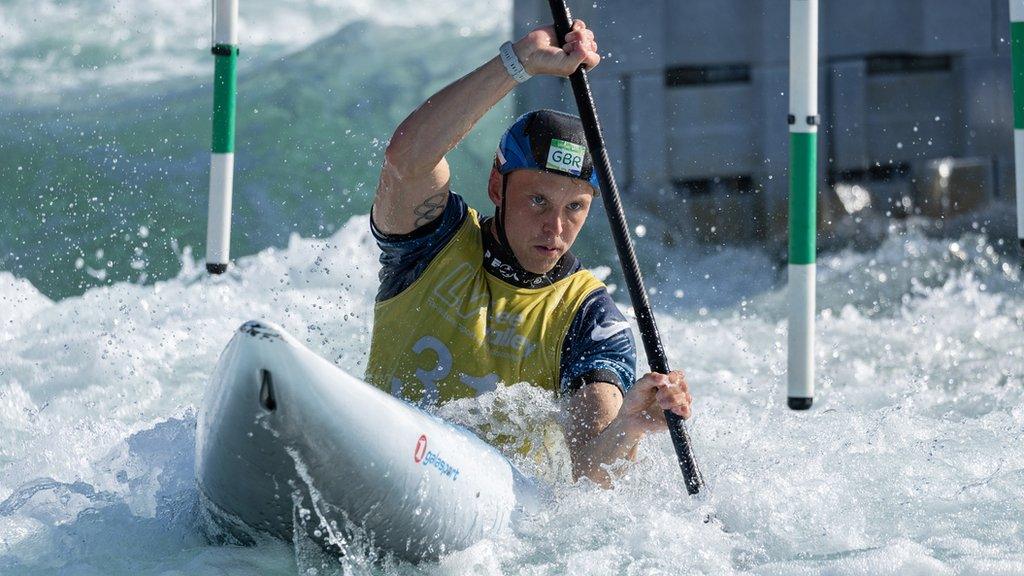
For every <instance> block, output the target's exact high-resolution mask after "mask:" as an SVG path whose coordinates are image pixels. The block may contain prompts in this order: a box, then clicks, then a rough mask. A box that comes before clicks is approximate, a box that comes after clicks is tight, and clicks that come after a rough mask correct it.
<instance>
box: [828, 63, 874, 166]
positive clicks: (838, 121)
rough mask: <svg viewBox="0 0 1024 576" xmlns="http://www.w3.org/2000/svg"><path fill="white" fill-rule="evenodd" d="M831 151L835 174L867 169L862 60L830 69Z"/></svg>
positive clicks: (863, 66)
mask: <svg viewBox="0 0 1024 576" xmlns="http://www.w3.org/2000/svg"><path fill="white" fill-rule="evenodd" d="M828 75H829V79H830V82H829V86H830V89H829V100H830V101H831V103H832V105H831V108H830V112H831V120H830V124H831V149H832V164H831V168H832V169H834V170H863V169H866V168H867V167H868V166H869V163H870V159H869V154H868V146H867V120H866V117H865V116H866V114H867V70H866V65H865V62H864V60H850V61H845V62H835V63H832V64H831V65H830V66H829V73H828Z"/></svg>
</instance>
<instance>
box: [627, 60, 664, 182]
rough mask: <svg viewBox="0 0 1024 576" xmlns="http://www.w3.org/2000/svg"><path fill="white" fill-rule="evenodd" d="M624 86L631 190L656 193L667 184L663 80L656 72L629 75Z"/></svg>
mask: <svg viewBox="0 0 1024 576" xmlns="http://www.w3.org/2000/svg"><path fill="white" fill-rule="evenodd" d="M626 86H627V90H628V91H627V94H626V98H627V101H628V103H629V105H628V134H627V136H628V140H627V145H626V148H627V149H628V150H629V174H630V175H631V176H630V181H631V189H632V190H634V191H636V192H638V193H643V191H645V190H646V191H657V190H659V189H661V188H664V187H666V186H667V184H668V139H667V138H666V128H667V120H666V114H665V106H666V94H665V81H664V77H663V76H662V74H660V73H658V72H642V73H638V74H633V75H632V76H630V77H629V78H628V80H627V84H626Z"/></svg>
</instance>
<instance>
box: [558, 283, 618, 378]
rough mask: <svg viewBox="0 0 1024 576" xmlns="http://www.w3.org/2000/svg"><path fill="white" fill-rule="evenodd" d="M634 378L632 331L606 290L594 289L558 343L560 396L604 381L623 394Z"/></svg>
mask: <svg viewBox="0 0 1024 576" xmlns="http://www.w3.org/2000/svg"><path fill="white" fill-rule="evenodd" d="M635 379H636V344H635V343H634V341H633V330H632V329H631V328H630V326H629V322H627V321H626V318H625V317H624V316H623V315H622V312H621V311H619V308H618V306H616V305H615V302H614V301H612V297H611V296H610V295H609V294H608V290H606V289H605V288H601V289H600V290H595V291H594V292H593V293H592V294H591V295H590V296H588V297H587V299H586V300H585V301H584V302H583V305H582V306H581V307H580V309H579V312H577V313H576V317H575V318H574V319H573V321H572V324H571V325H570V326H569V333H568V334H566V336H565V342H563V343H562V365H561V379H560V380H561V382H560V385H559V388H560V390H561V393H562V394H563V395H565V394H570V393H572V392H575V391H576V390H579V389H580V388H582V387H583V386H584V385H586V384H590V383H591V382H608V383H611V384H614V385H616V386H618V387H619V389H620V390H622V392H623V393H625V392H626V390H629V388H630V387H631V386H632V385H633V381H634V380H635Z"/></svg>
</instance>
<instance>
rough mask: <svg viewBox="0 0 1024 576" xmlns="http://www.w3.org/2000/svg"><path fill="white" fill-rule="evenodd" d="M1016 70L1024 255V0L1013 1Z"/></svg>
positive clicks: (1017, 162)
mask: <svg viewBox="0 0 1024 576" xmlns="http://www.w3.org/2000/svg"><path fill="white" fill-rule="evenodd" d="M1010 47H1011V48H1010V54H1011V57H1010V58H1011V60H1012V66H1013V151H1014V155H1013V160H1014V170H1015V172H1016V175H1017V186H1016V189H1015V191H1016V195H1017V239H1018V241H1019V242H1020V248H1021V253H1022V255H1024V0H1010Z"/></svg>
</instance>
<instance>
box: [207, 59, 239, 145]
mask: <svg viewBox="0 0 1024 576" xmlns="http://www.w3.org/2000/svg"><path fill="white" fill-rule="evenodd" d="M213 49H214V53H215V60H214V62H215V64H214V69H213V152H214V153H218V154H227V153H230V152H234V151H235V97H236V95H237V87H238V78H237V70H238V48H236V47H234V46H230V45H228V44H217V45H216V46H214V47H213Z"/></svg>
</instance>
